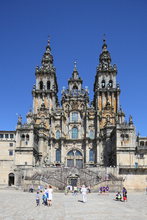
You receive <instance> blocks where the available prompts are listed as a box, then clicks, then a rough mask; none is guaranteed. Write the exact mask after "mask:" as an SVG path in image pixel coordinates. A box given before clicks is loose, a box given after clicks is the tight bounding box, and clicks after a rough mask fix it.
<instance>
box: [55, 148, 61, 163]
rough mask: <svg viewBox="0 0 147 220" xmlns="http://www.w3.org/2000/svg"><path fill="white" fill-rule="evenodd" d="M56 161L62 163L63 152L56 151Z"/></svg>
mask: <svg viewBox="0 0 147 220" xmlns="http://www.w3.org/2000/svg"><path fill="white" fill-rule="evenodd" d="M56 161H58V162H61V150H60V149H57V150H56Z"/></svg>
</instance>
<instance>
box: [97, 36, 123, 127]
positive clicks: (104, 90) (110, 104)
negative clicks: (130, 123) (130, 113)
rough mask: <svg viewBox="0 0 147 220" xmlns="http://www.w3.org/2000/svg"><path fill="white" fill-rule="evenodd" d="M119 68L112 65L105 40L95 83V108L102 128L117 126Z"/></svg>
mask: <svg viewBox="0 0 147 220" xmlns="http://www.w3.org/2000/svg"><path fill="white" fill-rule="evenodd" d="M116 75H117V67H116V65H115V64H114V65H111V56H110V53H109V51H108V50H107V44H106V41H105V40H103V46H102V53H101V54H100V56H99V65H98V67H97V72H96V76H95V83H94V106H95V108H96V109H97V110H98V112H99V117H100V128H103V127H105V126H106V125H115V123H116V114H117V112H118V108H119V95H120V89H119V85H118V84H117V83H116Z"/></svg>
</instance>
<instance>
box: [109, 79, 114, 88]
mask: <svg viewBox="0 0 147 220" xmlns="http://www.w3.org/2000/svg"><path fill="white" fill-rule="evenodd" d="M109 86H110V87H111V88H112V87H113V81H112V80H109Z"/></svg>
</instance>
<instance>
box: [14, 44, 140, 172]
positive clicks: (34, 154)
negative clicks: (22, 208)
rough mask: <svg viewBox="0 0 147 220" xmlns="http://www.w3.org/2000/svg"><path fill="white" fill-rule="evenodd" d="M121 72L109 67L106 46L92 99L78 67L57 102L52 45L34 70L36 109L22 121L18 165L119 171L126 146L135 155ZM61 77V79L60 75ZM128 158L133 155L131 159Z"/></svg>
mask: <svg viewBox="0 0 147 220" xmlns="http://www.w3.org/2000/svg"><path fill="white" fill-rule="evenodd" d="M116 75H117V67H116V65H112V64H111V56H110V53H109V51H108V50H107V44H106V42H105V40H104V41H103V46H102V52H101V54H100V56H99V64H98V66H97V70H96V75H95V82H94V98H93V101H92V102H91V103H90V102H89V94H88V90H87V89H84V88H83V87H82V83H83V81H82V79H81V78H80V76H79V73H78V70H77V67H76V64H75V65H74V70H73V73H72V76H71V78H70V79H69V80H68V88H67V89H63V91H62V98H61V105H59V102H58V95H57V93H58V84H57V77H56V69H55V67H54V64H53V56H52V54H51V48H50V42H49V41H48V44H47V46H46V50H45V53H44V55H43V58H42V62H41V66H40V67H39V66H37V67H36V71H35V76H36V84H35V85H34V87H33V90H32V95H33V110H32V111H31V112H29V113H28V114H27V123H26V124H22V122H21V118H20V117H19V120H18V124H17V129H16V151H15V154H16V155H15V164H16V166H21V167H23V166H25V168H27V167H34V166H41V167H52V166H66V167H77V168H85V167H92V166H97V167H98V166H105V167H106V166H117V165H118V164H119V165H120V164H121V163H123V162H124V158H123V157H124V152H125V153H126V155H127V154H128V151H125V149H126V148H124V146H125V147H126V146H129V149H131V154H133V153H134V151H135V146H136V138H135V127H134V125H133V122H132V118H131V117H130V119H129V123H126V122H125V114H124V113H123V111H122V110H121V109H120V108H119V95H120V88H119V85H118V84H117V82H116ZM59 78H60V76H59ZM129 155H130V154H129Z"/></svg>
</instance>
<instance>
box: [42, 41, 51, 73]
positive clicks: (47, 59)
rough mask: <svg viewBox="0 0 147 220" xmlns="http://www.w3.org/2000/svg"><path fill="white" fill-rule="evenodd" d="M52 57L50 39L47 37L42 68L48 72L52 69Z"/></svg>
mask: <svg viewBox="0 0 147 220" xmlns="http://www.w3.org/2000/svg"><path fill="white" fill-rule="evenodd" d="M53 61H54V59H53V56H52V54H51V47H50V39H49V37H48V41H47V46H46V50H45V53H44V55H43V57H42V61H41V63H42V67H43V68H45V69H48V70H52V69H53Z"/></svg>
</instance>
